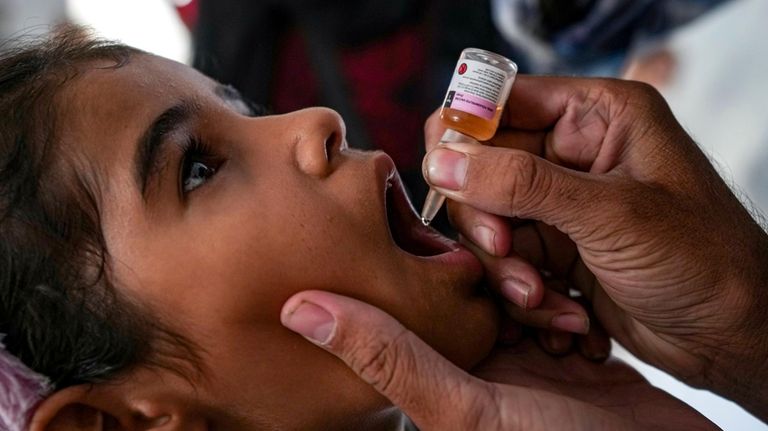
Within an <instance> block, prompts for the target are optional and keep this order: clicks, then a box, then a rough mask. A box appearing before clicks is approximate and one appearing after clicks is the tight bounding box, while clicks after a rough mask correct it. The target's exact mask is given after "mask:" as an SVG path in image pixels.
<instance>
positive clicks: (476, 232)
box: [472, 225, 496, 256]
mask: <svg viewBox="0 0 768 431" xmlns="http://www.w3.org/2000/svg"><path fill="white" fill-rule="evenodd" d="M472 236H473V237H474V238H473V239H474V240H475V244H478V245H479V246H480V247H482V248H484V249H485V251H486V252H488V253H489V254H492V255H494V256H495V255H496V241H495V240H496V231H495V230H493V229H491V228H489V227H488V226H482V225H478V226H475V227H474V228H473V229H472Z"/></svg>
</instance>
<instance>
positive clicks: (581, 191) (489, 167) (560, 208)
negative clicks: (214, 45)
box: [422, 143, 610, 234]
mask: <svg viewBox="0 0 768 431" xmlns="http://www.w3.org/2000/svg"><path fill="white" fill-rule="evenodd" d="M422 169H423V174H424V178H425V179H426V180H427V182H428V183H429V184H430V185H431V186H433V187H435V188H436V189H437V190H438V191H439V192H440V193H442V194H444V195H445V196H446V197H447V198H449V199H452V200H454V201H457V202H460V203H464V204H467V205H469V206H471V207H474V208H476V209H479V210H481V211H485V212H488V213H492V214H497V215H500V216H507V217H518V218H524V219H535V220H539V221H542V222H544V223H546V224H549V225H553V226H555V227H557V228H558V229H560V230H561V231H562V232H564V233H566V234H573V233H574V231H575V230H577V229H578V228H579V227H583V226H584V225H585V223H594V222H595V220H594V217H598V216H600V215H601V214H602V215H603V216H604V214H605V208H601V209H597V208H596V207H597V206H599V205H600V204H601V203H603V202H605V201H606V198H608V197H609V196H607V193H608V191H606V190H609V189H610V188H608V187H605V185H606V184H605V179H604V178H600V177H599V176H595V175H591V174H587V173H583V172H577V171H573V170H570V169H567V168H564V167H562V166H558V165H555V164H553V163H551V162H549V161H547V160H545V159H543V158H541V157H538V156H536V155H534V154H531V153H529V152H527V151H522V150H516V149H510V148H498V147H490V146H485V145H477V144H462V143H446V144H443V145H441V146H440V147H438V148H435V149H433V150H432V151H430V152H429V153H428V154H427V155H426V157H425V158H424V164H423V166H422Z"/></svg>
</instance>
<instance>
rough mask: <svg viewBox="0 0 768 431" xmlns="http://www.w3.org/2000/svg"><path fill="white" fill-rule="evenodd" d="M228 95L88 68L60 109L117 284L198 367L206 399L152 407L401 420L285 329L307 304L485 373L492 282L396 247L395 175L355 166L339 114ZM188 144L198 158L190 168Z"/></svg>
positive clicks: (135, 67) (363, 158) (135, 73)
mask: <svg viewBox="0 0 768 431" xmlns="http://www.w3.org/2000/svg"><path fill="white" fill-rule="evenodd" d="M104 65H108V64H104ZM231 93H232V92H231V91H225V90H224V89H223V88H222V87H221V86H220V85H218V84H217V83H216V82H214V81H212V80H210V79H208V78H206V77H204V76H202V75H201V74H199V73H197V72H196V71H194V70H192V69H190V68H188V67H185V66H183V65H180V64H177V63H173V62H171V61H168V60H164V59H161V58H157V57H153V56H148V55H135V56H133V57H132V59H131V60H130V62H128V64H126V65H125V66H123V67H121V68H117V69H114V68H95V67H89V68H88V70H87V72H85V73H84V74H83V75H81V77H79V78H78V79H76V80H75V81H73V82H71V83H70V84H68V85H67V86H66V88H65V89H64V90H63V94H62V103H63V104H62V106H63V109H62V111H63V112H62V113H61V119H60V123H58V124H59V126H58V130H59V131H60V135H59V137H60V138H61V140H62V141H63V142H64V145H65V148H66V150H65V153H66V154H68V155H70V156H71V159H72V160H73V161H74V167H73V169H76V170H77V172H78V173H80V174H81V175H84V176H85V177H86V178H89V179H91V180H92V181H93V182H94V183H95V188H96V190H97V191H98V195H99V197H100V208H101V211H102V212H101V216H102V226H103V229H104V233H105V237H106V241H107V246H108V250H109V253H110V263H111V265H112V271H113V273H112V279H113V280H114V281H115V282H116V284H117V285H118V288H120V289H124V290H126V291H128V292H129V293H130V294H131V295H134V296H135V297H139V298H141V299H142V300H143V301H145V302H146V303H148V304H150V305H151V306H152V307H153V309H154V311H155V312H156V313H158V314H159V315H161V316H164V318H165V319H166V320H168V321H170V322H171V323H172V324H173V325H174V326H175V327H176V328H177V329H178V331H179V332H181V333H183V334H184V335H186V336H187V337H189V338H191V339H192V340H193V341H194V342H196V343H198V344H199V345H200V346H201V347H202V348H203V350H204V351H203V352H201V353H202V357H203V362H204V364H203V365H204V367H205V368H204V369H205V373H206V378H205V379H202V380H200V381H198V382H196V386H197V391H196V392H193V391H190V390H189V388H186V389H181V386H179V385H175V384H171V383H168V382H164V383H162V385H161V381H163V378H160V379H158V380H157V381H156V382H157V385H158V390H161V391H163V390H164V391H169V392H173V394H169V395H168V396H176V397H189V398H190V399H191V402H190V404H188V405H192V404H193V403H194V404H199V405H205V406H208V407H211V409H210V410H208V409H206V410H205V411H208V412H213V411H224V412H227V415H229V414H231V415H232V416H239V417H240V421H241V422H238V423H239V424H240V425H243V424H251V425H253V424H256V423H259V422H264V421H266V422H268V423H272V424H275V425H276V428H278V429H294V428H299V427H308V428H313V429H323V428H327V427H332V426H337V425H339V424H342V423H343V422H341V421H342V419H365V420H371V418H372V417H374V416H373V415H374V414H377V415H378V417H386V413H388V412H389V413H392V410H391V409H388V408H387V404H386V403H385V402H384V400H383V399H382V398H380V397H379V396H378V395H377V394H376V393H375V392H373V391H372V390H371V389H370V388H369V387H368V386H367V385H366V384H364V383H363V382H362V381H359V380H358V379H357V378H356V377H355V376H354V375H353V374H352V373H351V372H349V371H348V370H347V368H346V367H345V366H344V365H343V364H342V363H341V362H340V361H338V360H337V359H335V358H334V357H332V356H331V355H329V354H327V353H325V352H324V351H322V350H321V349H319V348H317V347H315V346H313V345H312V344H310V343H309V342H307V341H305V340H304V339H302V338H301V337H299V336H297V335H296V334H294V333H292V332H290V331H288V330H287V329H284V328H283V327H282V326H281V325H280V320H279V314H280V309H281V306H282V304H283V302H284V301H285V300H286V299H287V298H288V297H290V296H291V295H292V294H294V293H296V292H299V291H301V290H306V289H323V290H329V291H334V292H338V293H341V294H344V295H348V296H351V297H355V298H358V299H361V300H364V301H366V302H369V303H371V304H374V305H376V306H378V307H380V308H382V309H384V310H385V311H387V312H389V313H390V314H392V315H393V316H395V317H396V318H397V319H399V320H400V321H401V322H402V323H403V324H404V325H405V326H407V327H408V328H409V329H411V330H413V331H414V332H416V333H417V334H418V335H419V336H421V337H422V338H423V339H424V340H426V341H427V342H429V343H430V344H431V345H432V346H434V347H435V348H436V349H437V350H438V351H440V352H441V353H443V354H444V355H446V356H447V357H448V358H450V359H451V360H453V361H455V362H456V363H457V364H459V365H461V366H463V367H470V366H472V365H473V364H475V363H476V362H477V361H478V360H480V359H481V358H482V357H483V356H484V355H485V354H486V353H487V352H488V350H489V349H490V347H491V345H492V343H493V340H494V338H495V330H496V315H495V311H494V307H493V306H492V304H491V303H490V302H489V301H488V300H487V299H485V298H484V297H483V296H482V295H481V293H480V289H479V288H478V282H479V280H480V278H481V275H482V270H481V267H480V265H479V263H478V262H477V261H476V260H475V259H474V257H472V255H471V254H469V253H468V252H467V251H466V250H465V249H460V250H459V251H452V252H451V251H449V250H450V249H452V248H456V247H458V246H457V245H456V244H448V241H447V240H441V241H443V244H442V245H440V244H439V242H440V241H436V240H435V239H434V238H432V239H425V238H422V239H413V238H411V239H409V240H405V241H402V242H403V243H411V244H410V245H406V246H403V247H404V249H405V250H409V251H411V252H413V253H416V254H433V255H434V254H439V255H435V256H430V257H425V256H417V255H415V254H412V253H409V252H407V251H405V250H404V249H403V248H400V247H399V246H398V245H396V243H395V242H394V241H393V239H392V237H391V236H390V235H391V234H390V228H389V227H388V216H387V210H386V207H385V205H386V204H389V205H390V207H398V206H399V207H403V206H404V205H405V201H404V200H403V199H404V198H403V197H402V196H401V195H400V194H399V192H398V187H400V185H399V180H398V177H397V176H396V175H395V176H394V178H391V177H392V175H393V174H394V173H395V171H394V166H393V164H392V161H391V159H390V158H389V157H387V156H386V155H385V154H383V153H379V152H373V153H371V152H366V153H364V152H359V151H354V150H349V149H347V148H346V143H345V137H344V124H343V122H342V121H341V119H340V118H339V117H338V115H337V114H335V113H334V112H333V111H330V110H327V109H308V110H303V111H298V112H294V113H290V114H286V115H276V116H266V117H257V118H252V117H248V116H246V115H243V114H244V113H243V104H242V103H241V102H238V101H236V100H228V99H233V98H235V99H236V96H234V95H232V94H231ZM169 109H170V110H171V111H169ZM168 112H170V114H169V113H168ZM164 113H166V115H164V116H163V114H164ZM161 116H163V118H162V119H161V122H165V123H166V124H161V125H160V126H162V127H160V128H159V129H162V130H154V131H152V128H153V124H155V125H157V122H158V118H159V117H161ZM163 120H164V121H163ZM155 129H158V128H157V127H155ZM160 132H162V133H160ZM153 136H154V138H162V139H160V141H161V142H160V147H158V148H156V149H155V150H156V151H153V150H151V149H149V146H151V145H152V144H158V142H152V141H158V139H153V138H152V137H153ZM189 141H195V142H198V143H200V144H202V145H192V147H191V148H190V151H189V152H188V153H187V161H186V162H184V160H183V150H182V147H184V146H185V145H186V144H187V143H188V142H189ZM414 145H416V143H414ZM142 148H144V149H143V150H142ZM70 149H72V150H71V151H70ZM153 153H154V154H155V155H156V157H157V159H156V161H155V162H154V163H150V164H147V162H146V161H144V160H143V159H144V158H146V157H147V156H148V155H150V154H153ZM142 154H143V155H144V156H143V157H142ZM214 170H215V172H214ZM144 175H147V176H148V178H146V180H145V179H144V178H142V177H143V176H144ZM390 178H391V179H390ZM388 179H390V183H393V184H394V186H393V187H392V188H390V189H389V192H387V182H388ZM144 181H146V183H144ZM143 184H145V185H143ZM142 188H143V189H144V192H143V193H142ZM387 201H389V202H387ZM401 209H402V208H401ZM391 212H392V213H398V212H399V211H398V209H394V210H393V211H391ZM403 214H406V212H405V211H403V212H402V213H401V214H400V215H396V216H392V217H389V220H390V223H391V224H392V225H397V226H398V227H397V228H394V227H393V231H399V232H401V234H402V235H403V236H406V237H416V236H419V235H423V233H424V231H423V229H422V228H420V227H419V225H420V223H419V222H418V220H417V218H416V216H415V215H413V214H412V213H407V214H408V215H407V216H404V215H403ZM406 220H407V221H406ZM408 232H410V233H408ZM414 232H415V233H414ZM436 242H437V244H436ZM414 243H417V244H416V245H414ZM446 244H448V245H446ZM168 379H169V380H168V381H170V377H168ZM150 384H151V383H150ZM206 414H210V415H211V416H212V418H211V420H212V421H214V422H215V421H217V420H223V419H222V417H223V416H226V415H222V417H217V416H216V414H214V413H206Z"/></svg>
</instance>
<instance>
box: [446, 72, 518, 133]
mask: <svg viewBox="0 0 768 431" xmlns="http://www.w3.org/2000/svg"><path fill="white" fill-rule="evenodd" d="M506 79H507V74H506V73H505V72H504V71H503V70H501V69H499V68H498V67H495V66H491V65H490V64H486V63H483V62H480V61H475V60H461V61H459V64H457V65H456V70H455V71H454V72H453V78H451V85H449V86H448V94H446V95H445V103H443V107H444V108H452V109H456V110H459V111H464V112H466V113H468V114H472V115H476V116H478V117H480V118H485V119H486V120H490V119H491V118H493V115H494V114H495V113H496V106H498V103H499V96H500V95H501V90H502V88H504V82H505V81H506Z"/></svg>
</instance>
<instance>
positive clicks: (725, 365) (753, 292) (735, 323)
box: [705, 232, 768, 422]
mask: <svg viewBox="0 0 768 431" xmlns="http://www.w3.org/2000/svg"><path fill="white" fill-rule="evenodd" d="M761 234H762V236H761V241H755V242H758V243H761V246H760V247H759V248H758V249H756V250H753V251H754V254H753V255H752V256H753V257H754V258H755V259H754V260H752V264H753V266H752V267H751V268H750V270H749V271H742V272H741V274H740V276H739V277H738V278H737V281H735V282H734V283H733V284H732V285H731V286H730V287H731V288H730V289H729V290H730V292H731V293H729V296H730V297H731V298H736V299H735V300H734V302H736V303H738V305H736V304H729V305H736V306H735V307H733V308H731V307H728V306H726V307H723V309H733V310H736V312H735V313H728V314H727V316H726V319H729V320H730V322H731V323H732V325H730V326H731V327H732V328H733V330H732V331H729V332H730V334H726V335H729V337H728V339H727V340H723V341H724V342H723V344H722V345H721V346H720V348H718V349H717V350H716V351H714V354H713V355H712V356H711V358H712V362H711V366H710V368H709V369H708V370H707V371H708V372H707V373H706V375H705V381H707V382H708V384H707V385H706V386H708V389H711V390H712V391H714V392H716V393H719V394H721V395H723V396H725V397H726V398H729V399H731V400H732V401H734V402H736V403H737V404H739V405H740V406H742V407H743V408H745V409H746V410H748V411H749V412H750V413H752V414H754V415H755V416H757V417H758V418H760V419H761V420H763V421H766V422H768V385H766V384H765V382H766V381H768V365H767V364H768V362H767V360H768V314H766V312H765V310H767V309H768V236H766V235H765V233H763V232H761Z"/></svg>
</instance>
